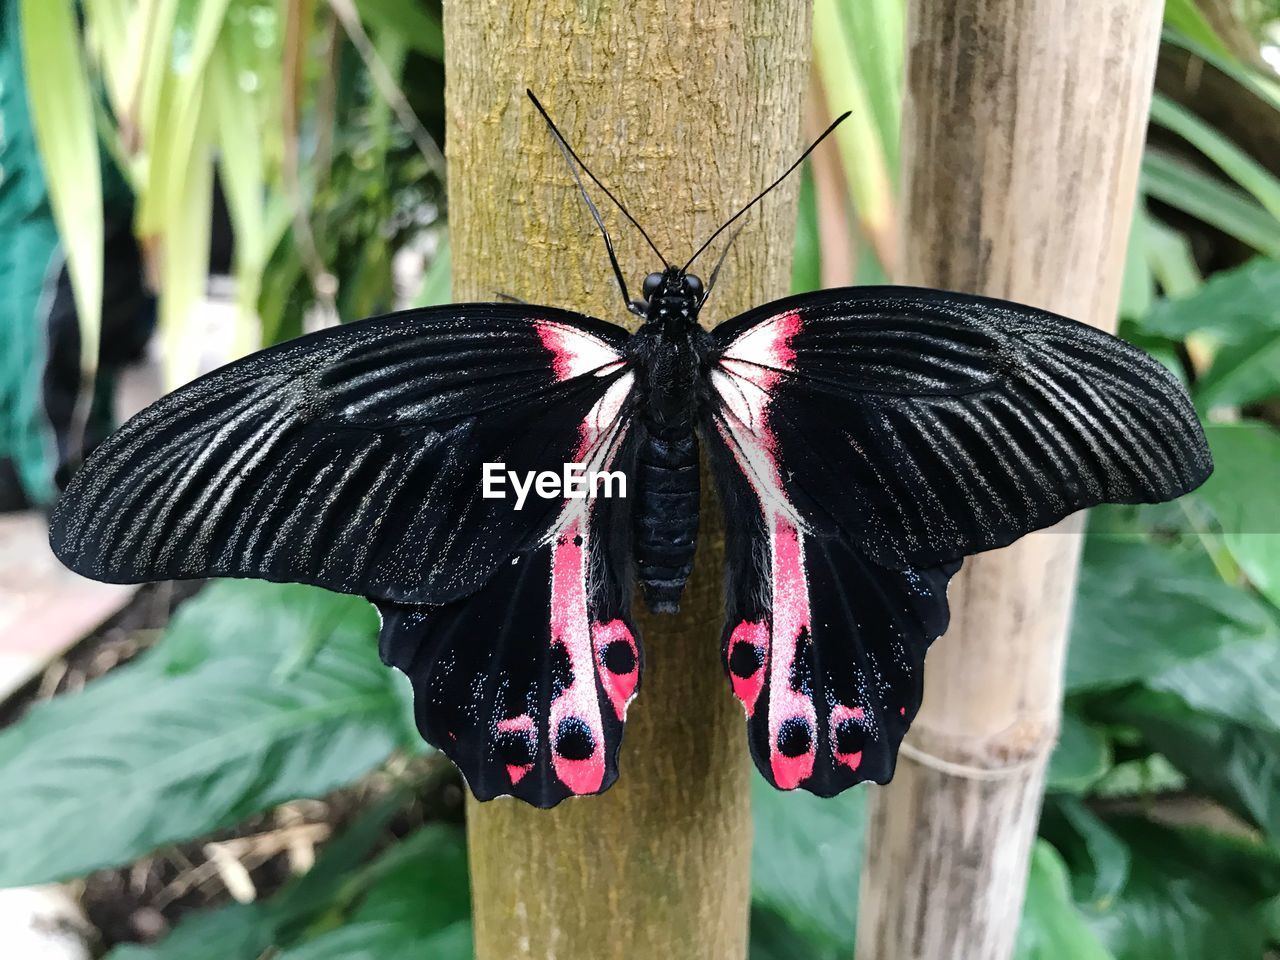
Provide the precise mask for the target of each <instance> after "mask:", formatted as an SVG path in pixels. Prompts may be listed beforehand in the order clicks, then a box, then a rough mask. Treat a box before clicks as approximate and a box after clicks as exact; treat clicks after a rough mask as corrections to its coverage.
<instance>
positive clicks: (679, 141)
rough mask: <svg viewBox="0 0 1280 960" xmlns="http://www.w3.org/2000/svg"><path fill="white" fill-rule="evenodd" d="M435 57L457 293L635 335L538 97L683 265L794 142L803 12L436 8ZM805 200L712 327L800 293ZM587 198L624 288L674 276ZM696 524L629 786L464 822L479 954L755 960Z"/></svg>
mask: <svg viewBox="0 0 1280 960" xmlns="http://www.w3.org/2000/svg"><path fill="white" fill-rule="evenodd" d="M445 41H446V42H445V50H446V75H447V77H448V85H447V95H446V105H447V120H448V160H449V187H450V196H449V202H450V213H449V222H450V231H451V236H452V245H453V273H454V295H455V297H456V298H457V299H458V300H470V299H492V297H493V293H494V291H502V292H505V293H510V294H512V295H514V296H517V297H520V298H522V299H528V300H532V301H534V302H542V303H552V304H558V305H561V306H565V307H570V308H574V309H579V310H583V311H586V312H588V313H592V314H595V315H598V316H601V317H605V318H608V319H611V320H614V321H616V322H622V323H632V324H634V319H635V318H632V317H630V316H629V315H628V314H626V313H625V312H624V311H623V309H622V303H621V298H620V297H619V295H618V293H617V289H616V287H615V285H614V281H613V277H612V275H611V273H610V270H609V266H608V260H607V259H606V256H605V251H604V248H603V245H602V244H601V242H600V238H599V236H598V235H597V234H596V231H595V228H594V226H593V225H592V222H591V220H590V218H589V215H588V213H587V211H586V209H585V207H584V206H583V204H582V202H581V200H580V199H579V197H578V195H577V192H576V190H575V188H574V186H573V182H572V180H571V179H570V177H569V173H568V171H567V170H566V168H565V166H564V161H563V159H562V158H561V156H560V153H559V151H558V150H557V149H556V147H555V145H554V143H553V141H552V139H551V136H550V135H549V134H548V132H547V129H546V128H545V127H544V126H543V124H542V121H541V120H540V119H539V118H538V116H537V114H536V113H535V112H534V111H533V109H532V108H531V106H530V105H529V102H528V100H527V99H526V98H525V87H531V88H533V90H534V92H535V93H537V94H538V96H539V98H540V99H541V100H542V101H543V103H544V104H545V105H546V106H547V108H548V110H550V112H551V114H552V116H553V117H555V119H556V121H557V123H558V124H559V126H560V127H561V129H562V130H563V132H564V133H565V135H566V137H567V138H568V139H569V140H570V142H571V143H573V144H574V146H575V147H576V149H577V150H578V152H579V153H580V154H581V155H582V157H583V159H584V160H586V162H587V163H588V164H589V165H591V167H592V169H593V170H594V172H595V173H596V175H597V176H599V177H600V178H601V180H603V181H604V182H605V183H606V184H608V185H610V187H611V188H612V189H614V192H615V193H617V194H618V195H619V197H620V198H621V199H622V200H623V202H625V203H626V204H627V205H628V207H629V209H630V210H631V212H632V213H633V214H634V215H635V216H636V217H637V219H639V220H640V221H641V222H643V223H644V224H645V225H646V228H647V229H648V230H649V232H650V234H651V235H652V236H653V238H654V240H655V241H656V242H657V243H658V245H659V246H660V247H661V248H662V249H663V252H664V253H666V254H667V257H668V259H675V260H676V262H677V263H679V262H682V261H683V259H685V258H687V257H688V255H689V254H690V253H691V252H692V251H693V249H694V244H695V243H696V242H700V241H701V240H702V239H703V238H704V237H705V236H706V235H707V234H709V233H710V231H711V230H712V229H713V228H714V227H715V226H716V225H717V224H718V223H719V221H721V220H723V219H724V218H725V217H727V216H728V214H729V213H730V212H731V211H732V209H734V208H736V206H737V205H738V204H741V203H742V202H744V201H745V200H746V199H748V198H749V197H750V196H751V195H752V194H754V192H755V191H756V190H758V189H759V188H760V187H762V186H764V185H765V184H766V183H768V182H769V180H770V179H772V177H773V176H774V175H776V173H777V172H779V171H780V170H781V169H782V168H783V167H784V166H785V165H786V163H788V162H789V161H790V160H792V159H794V156H795V154H796V152H797V150H798V149H799V146H800V144H799V139H800V138H799V131H800V121H801V96H802V93H803V90H804V84H805V79H806V75H807V74H806V69H807V54H808V48H809V12H808V6H807V4H802V3H795V2H794V0H718V2H716V3H713V4H689V3H687V2H684V0H597V2H593V3H589V4H583V3H581V2H579V0H548V2H544V3H540V4H530V3H515V4H499V3H475V2H472V0H446V2H445ZM795 186H796V185H795V182H794V181H793V182H792V183H791V184H790V185H789V186H788V188H787V189H785V190H783V191H781V192H780V193H779V194H778V195H776V196H773V197H771V198H770V199H769V200H768V201H767V202H766V203H765V204H764V205H763V206H762V207H761V208H760V210H759V212H758V213H756V214H753V215H752V217H751V221H750V223H749V225H748V226H747V228H746V229H745V230H744V232H743V235H742V236H741V237H740V238H739V240H738V242H737V245H736V247H735V251H734V255H733V256H732V257H731V258H730V260H729V262H728V263H727V264H726V266H725V270H724V272H723V273H722V275H721V277H722V279H721V281H720V285H719V286H717V288H716V295H715V298H714V299H713V301H712V303H711V304H710V305H709V306H708V311H707V315H706V316H704V318H703V319H704V322H710V321H714V320H719V319H723V318H724V317H727V316H730V315H732V314H734V313H736V312H739V311H741V310H743V309H745V308H746V307H747V306H748V305H750V304H752V303H756V302H759V301H760V300H763V299H766V298H769V297H776V296H779V295H781V294H783V293H785V292H786V287H787V281H788V278H789V276H790V251H791V246H792V239H793V230H794V212H795V206H794V205H795ZM595 199H596V201H597V203H598V204H599V206H600V208H601V211H602V213H603V214H604V215H605V216H606V218H607V219H608V221H609V223H610V226H611V232H612V233H613V237H614V240H615V242H616V243H617V244H618V247H619V258H620V260H621V262H622V264H623V269H624V271H625V272H626V276H627V280H628V284H629V285H630V286H631V288H632V291H633V295H634V294H636V293H638V286H639V283H640V280H641V279H642V278H643V276H644V274H646V273H647V272H649V271H651V270H653V269H655V268H660V266H661V265H660V264H658V263H657V262H656V260H655V257H654V256H653V254H652V252H651V251H650V250H648V248H647V247H646V246H645V245H644V243H643V241H642V240H641V239H640V238H639V236H638V235H637V234H636V232H635V231H634V230H631V229H629V228H628V226H627V224H626V223H625V221H624V220H623V219H622V217H621V216H619V215H618V214H617V211H616V210H611V209H610V208H609V206H608V205H607V203H608V202H607V200H605V199H604V198H603V197H602V196H601V195H600V194H599V192H598V191H596V192H595ZM704 511H707V512H705V513H704V521H703V532H702V536H701V545H700V549H699V553H698V558H697V562H696V566H695V571H694V575H693V579H692V581H691V583H690V584H689V587H688V589H687V590H686V593H685V601H684V605H683V606H684V609H683V611H682V613H681V614H680V615H679V616H678V617H670V616H667V617H650V616H644V615H641V616H640V617H639V625H640V627H641V632H642V634H643V637H644V644H645V653H646V657H647V660H646V664H645V675H644V678H643V681H642V684H641V690H640V696H639V698H638V699H637V700H636V701H635V703H634V704H633V705H632V708H631V711H630V717H629V720H630V722H629V723H628V724H627V732H626V736H625V739H624V743H623V747H622V757H621V763H620V766H621V774H620V778H619V781H618V783H617V784H615V785H614V786H613V787H612V788H611V789H610V790H609V791H608V792H607V793H606V794H605V795H603V796H601V797H590V798H581V799H573V800H570V801H567V802H565V803H563V804H561V805H560V806H559V807H557V808H555V809H554V810H552V811H549V812H544V811H538V810H534V809H532V808H530V807H527V806H525V805H523V804H521V803H518V802H515V801H510V800H498V801H494V802H492V803H488V804H477V803H474V802H471V803H470V805H469V806H468V810H467V816H468V839H469V842H470V848H471V870H472V893H473V898H474V913H475V936H476V956H477V957H478V958H479V960H513V958H526V957H527V958H538V960H542V958H550V957H559V958H575V960H576V958H587V957H590V958H592V960H608V958H623V957H626V958H628V960H674V958H677V957H678V958H680V960H686V958H687V960H698V958H715V960H725V958H734V957H742V956H744V955H745V952H746V937H747V913H748V906H749V876H748V874H749V855H750V844H751V818H750V809H749V800H748V785H749V783H748V767H749V764H748V760H747V744H746V735H745V732H744V727H743V718H742V711H741V709H740V708H739V707H738V705H737V703H736V701H734V700H733V698H732V696H731V695H730V693H729V687H728V684H727V683H726V681H725V679H724V671H723V668H722V667H721V664H720V658H719V633H720V623H721V616H722V608H723V602H722V594H721V584H720V580H721V577H720V572H719V568H720V557H721V543H720V537H719V531H718V527H719V517H718V515H717V511H716V509H715V508H714V507H712V505H711V504H709V503H707V504H704Z"/></svg>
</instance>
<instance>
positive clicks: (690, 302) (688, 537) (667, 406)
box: [630, 272, 710, 611]
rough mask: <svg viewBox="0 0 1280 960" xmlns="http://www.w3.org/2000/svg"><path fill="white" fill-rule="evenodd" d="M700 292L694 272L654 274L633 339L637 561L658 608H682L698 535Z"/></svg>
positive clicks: (703, 345)
mask: <svg viewBox="0 0 1280 960" xmlns="http://www.w3.org/2000/svg"><path fill="white" fill-rule="evenodd" d="M656 279H660V280H661V281H662V282H661V284H658V283H656V282H655V280H656ZM690 280H692V283H690V282H689V281H690ZM700 293H701V282H700V281H698V280H697V278H696V277H693V278H688V277H685V276H683V275H673V274H672V273H671V272H668V273H667V274H655V275H653V276H652V277H650V278H649V280H647V281H646V283H645V294H646V306H647V310H646V318H645V323H644V325H643V326H642V327H641V328H640V330H639V331H637V332H636V334H635V336H634V337H633V338H632V341H631V350H630V353H631V357H632V360H633V363H634V365H635V370H636V375H637V393H638V399H639V410H638V413H639V416H638V417H637V423H636V433H637V447H636V466H635V486H636V494H635V496H636V501H635V508H634V513H633V514H632V517H633V532H634V536H635V559H636V569H637V573H638V575H639V579H640V584H641V587H642V589H643V592H644V597H645V602H646V604H647V605H648V606H649V608H650V609H652V610H655V611H674V610H676V609H677V608H678V606H679V602H680V594H681V593H682V591H683V590H684V584H685V581H686V580H688V578H689V573H690V571H691V570H692V568H693V553H694V547H695V545H696V541H697V535H698V500H699V494H700V485H699V477H698V440H697V436H696V434H695V433H694V425H695V423H696V422H697V412H698V411H697V405H698V396H699V391H698V384H699V382H700V377H701V370H702V365H703V361H704V358H705V356H706V354H707V352H708V350H709V344H710V338H709V336H708V334H707V333H706V331H704V330H703V329H702V328H701V327H699V326H698V323H697V318H698V308H699V307H700V306H701V301H700V296H699V295H700Z"/></svg>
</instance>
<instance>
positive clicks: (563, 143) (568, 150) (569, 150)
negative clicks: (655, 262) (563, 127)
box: [525, 88, 671, 267]
mask: <svg viewBox="0 0 1280 960" xmlns="http://www.w3.org/2000/svg"><path fill="white" fill-rule="evenodd" d="M525 93H527V94H528V95H529V99H530V100H532V101H533V105H534V106H535V107H537V108H538V112H539V113H540V114H542V119H543V120H545V121H546V122H547V126H548V127H550V128H551V133H552V134H553V135H554V136H555V138H556V141H557V142H558V143H559V144H560V149H561V150H562V151H563V152H564V153H565V154H567V156H566V160H567V159H568V157H572V158H573V160H574V162H576V163H577V164H578V166H580V167H581V168H582V170H583V172H584V173H585V174H586V175H587V176H588V177H590V178H591V182H592V183H594V184H595V185H596V186H597V187H599V188H600V189H601V190H603V191H604V195H605V196H606V197H608V198H609V199H610V200H612V201H613V202H614V205H615V206H617V208H618V209H619V210H621V211H622V215H623V216H624V217H626V218H627V219H628V220H630V221H631V225H632V226H633V227H635V228H636V229H637V230H639V231H640V236H642V237H644V239H645V242H646V243H648V244H649V247H650V248H651V249H652V250H653V252H654V253H656V254H657V255H658V259H659V260H661V261H662V265H663V266H664V267H670V266H671V264H669V263H668V262H667V258H666V257H664V256H663V255H662V251H661V250H659V249H658V245H657V244H656V243H654V242H653V240H652V239H651V238H650V236H649V234H648V233H646V232H645V229H644V227H642V226H640V223H639V221H637V220H636V218H635V217H633V216H632V215H631V213H630V211H628V210H627V208H626V207H624V206H623V205H622V201H621V200H619V199H618V198H617V197H615V196H614V195H613V194H612V193H611V192H610V190H609V188H608V187H606V186H605V185H604V184H603V183H601V182H600V180H599V178H598V177H597V176H596V175H595V174H594V173H592V172H591V169H590V168H589V167H588V166H587V165H586V164H585V163H583V162H582V158H581V157H580V156H578V154H577V153H576V152H574V149H573V147H571V146H569V141H568V140H566V139H565V138H564V134H562V133H561V132H560V130H559V129H558V128H557V127H556V125H555V122H554V121H553V120H552V119H551V115H550V114H548V113H547V110H546V108H545V107H544V106H543V105H542V104H541V103H540V102H539V101H538V98H537V97H535V96H534V95H533V91H532V90H529V89H527V88H526V89H525ZM569 168H570V170H572V169H573V164H570V165H569ZM574 180H578V177H577V174H576V173H575V174H574ZM578 186H579V188H581V187H582V182H581V181H580V180H579V181H578ZM582 195H583V197H584V198H586V200H587V205H588V206H590V207H591V213H592V215H593V216H594V217H595V218H596V223H597V224H599V225H600V229H601V230H602V231H603V230H604V224H603V223H601V222H600V215H599V213H598V212H597V211H596V208H595V204H593V203H592V202H591V198H590V197H587V191H586V190H583V191H582ZM605 242H606V243H607V244H608V245H609V247H610V248H611V251H610V255H611V256H612V247H613V244H612V243H610V242H609V235H608V233H605Z"/></svg>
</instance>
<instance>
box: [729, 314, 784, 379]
mask: <svg viewBox="0 0 1280 960" xmlns="http://www.w3.org/2000/svg"><path fill="white" fill-rule="evenodd" d="M803 326H804V321H802V320H801V319H800V314H799V313H797V312H796V311H794V310H792V311H791V312H790V313H780V314H778V315H777V316H776V317H770V318H769V319H768V320H765V321H763V322H762V323H757V324H756V325H755V326H753V327H749V328H748V329H747V330H746V331H745V332H744V333H742V334H739V336H738V338H737V339H736V340H734V341H733V342H732V343H730V344H729V347H728V349H726V350H725V351H724V354H723V356H724V357H725V359H731V360H739V361H742V362H743V363H744V364H751V365H753V366H756V367H757V368H759V367H765V368H769V371H766V372H772V371H779V370H793V369H794V368H795V360H796V351H795V348H794V347H792V345H791V341H792V339H793V338H794V337H795V336H796V334H798V333H799V332H800V330H801V328H802V327H803ZM774 376H775V377H776V376H777V374H776V373H774Z"/></svg>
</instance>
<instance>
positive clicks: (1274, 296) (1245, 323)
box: [1141, 257, 1280, 344]
mask: <svg viewBox="0 0 1280 960" xmlns="http://www.w3.org/2000/svg"><path fill="white" fill-rule="evenodd" d="M1278 303H1280V262H1277V261H1275V260H1270V259H1268V258H1266V257H1255V258H1254V259H1252V260H1250V261H1249V262H1248V263H1246V264H1244V265H1243V266H1240V267H1236V268H1235V269H1233V270H1222V271H1219V272H1218V273H1215V274H1214V275H1213V276H1211V277H1210V278H1209V279H1208V280H1206V281H1205V283H1204V285H1203V286H1201V287H1200V288H1199V289H1197V290H1195V291H1194V292H1193V293H1191V294H1190V295H1189V296H1183V297H1175V298H1170V299H1165V300H1161V301H1159V302H1158V303H1157V304H1156V305H1155V306H1154V307H1153V308H1152V310H1151V312H1150V313H1149V314H1148V315H1147V316H1146V317H1144V318H1142V321H1141V325H1142V328H1143V330H1145V331H1146V332H1147V333H1152V334H1158V335H1159V336H1162V337H1169V338H1170V339H1173V340H1183V339H1185V338H1186V337H1188V336H1191V335H1192V334H1196V333H1211V334H1213V336H1214V338H1215V339H1216V340H1217V341H1218V342H1219V343H1223V344H1239V343H1244V342H1246V341H1248V340H1249V339H1250V338H1253V337H1256V336H1257V335H1258V334H1260V333H1264V332H1266V331H1268V330H1280V311H1277V310H1276V304H1278Z"/></svg>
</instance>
